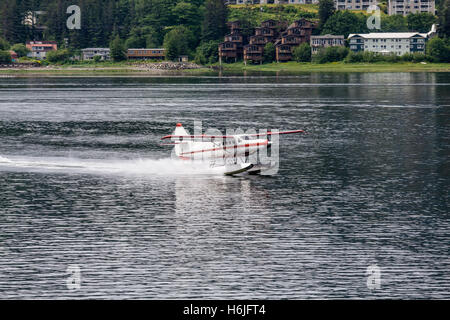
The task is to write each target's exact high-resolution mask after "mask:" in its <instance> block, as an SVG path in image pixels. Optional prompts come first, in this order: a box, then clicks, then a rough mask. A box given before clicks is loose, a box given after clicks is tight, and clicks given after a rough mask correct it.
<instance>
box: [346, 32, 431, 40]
mask: <svg viewBox="0 0 450 320" xmlns="http://www.w3.org/2000/svg"><path fill="white" fill-rule="evenodd" d="M415 35H419V36H421V37H424V38H426V37H427V34H426V33H418V32H372V33H351V34H349V35H348V38H349V39H350V38H352V37H354V36H359V37H362V38H364V39H405V38H411V37H413V36H415Z"/></svg>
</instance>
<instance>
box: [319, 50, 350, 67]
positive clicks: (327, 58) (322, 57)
mask: <svg viewBox="0 0 450 320" xmlns="http://www.w3.org/2000/svg"><path fill="white" fill-rule="evenodd" d="M348 52H349V51H348V49H347V48H345V47H327V48H322V49H320V50H319V52H318V53H316V54H315V55H314V57H313V61H314V62H316V63H327V62H336V61H342V60H344V59H345V57H347V55H348Z"/></svg>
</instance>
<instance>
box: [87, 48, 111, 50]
mask: <svg viewBox="0 0 450 320" xmlns="http://www.w3.org/2000/svg"><path fill="white" fill-rule="evenodd" d="M83 50H109V48H84V49H81V51H83Z"/></svg>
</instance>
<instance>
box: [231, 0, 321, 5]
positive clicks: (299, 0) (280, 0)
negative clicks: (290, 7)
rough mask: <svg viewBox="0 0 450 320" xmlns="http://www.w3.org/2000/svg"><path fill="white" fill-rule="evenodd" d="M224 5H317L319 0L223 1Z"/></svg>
mask: <svg viewBox="0 0 450 320" xmlns="http://www.w3.org/2000/svg"><path fill="white" fill-rule="evenodd" d="M224 1H225V4H247V3H248V4H317V3H319V0H224Z"/></svg>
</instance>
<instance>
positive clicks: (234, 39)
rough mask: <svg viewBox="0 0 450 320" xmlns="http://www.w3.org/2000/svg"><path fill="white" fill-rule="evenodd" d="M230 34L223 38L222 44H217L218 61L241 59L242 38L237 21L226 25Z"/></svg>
mask: <svg viewBox="0 0 450 320" xmlns="http://www.w3.org/2000/svg"><path fill="white" fill-rule="evenodd" d="M228 28H229V29H230V33H229V34H227V35H226V36H225V40H224V42H222V43H220V44H219V60H220V62H222V59H223V60H225V61H227V60H229V59H234V61H235V62H236V61H237V59H240V58H241V57H242V52H243V46H244V36H243V35H242V33H241V26H240V22H239V21H232V22H229V23H228Z"/></svg>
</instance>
